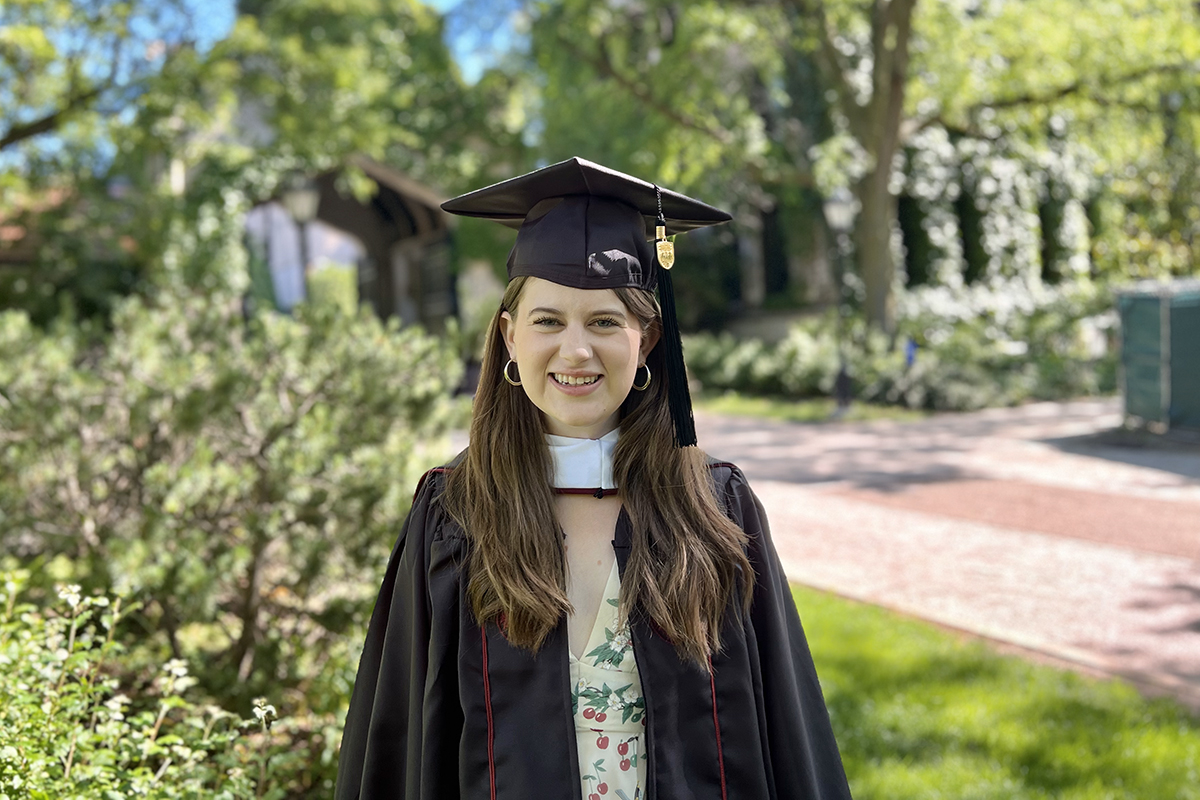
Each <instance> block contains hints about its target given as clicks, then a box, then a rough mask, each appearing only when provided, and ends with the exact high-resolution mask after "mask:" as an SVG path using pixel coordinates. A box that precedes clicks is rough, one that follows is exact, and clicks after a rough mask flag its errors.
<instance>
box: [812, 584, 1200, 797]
mask: <svg viewBox="0 0 1200 800" xmlns="http://www.w3.org/2000/svg"><path fill="white" fill-rule="evenodd" d="M794 594H795V597H796V605H797V607H798V608H799V609H800V615H801V617H802V618H803V619H804V622H805V628H806V632H807V634H808V639H809V644H810V646H811V647H812V651H813V657H814V660H815V661H816V664H817V671H818V672H819V674H820V676H821V685H822V687H823V688H824V691H825V699H826V702H827V703H828V705H829V711H830V716H831V717H832V719H833V726H834V730H835V732H836V734H837V739H838V746H839V747H840V748H841V751H842V758H843V759H844V761H845V764H846V772H847V774H848V775H849V777H850V785H851V789H852V790H853V794H854V797H855V798H856V800H873V799H874V800H918V798H919V800H943V799H944V800H1043V798H1045V800H1050V798H1054V799H1055V800H1059V799H1060V798H1061V799H1063V800H1122V799H1124V798H1128V799H1129V800H1133V798H1137V799H1138V800H1159V799H1160V798H1161V799H1162V800H1168V799H1170V800H1192V799H1194V798H1200V720H1198V719H1197V718H1195V717H1192V716H1190V715H1189V714H1188V712H1187V711H1186V710H1184V709H1182V708H1181V707H1180V706H1178V705H1177V704H1175V703H1172V702H1169V701H1166V700H1145V699H1143V698H1142V697H1141V696H1140V695H1139V694H1138V693H1137V692H1136V691H1134V690H1133V689H1132V688H1130V687H1129V686H1127V685H1125V684H1123V683H1119V682H1117V681H1097V680H1094V679H1090V678H1085V677H1082V676H1079V675H1076V674H1074V673H1071V672H1066V671H1063V670H1058V669H1055V668H1053V667H1048V666H1041V665H1035V664H1032V663H1029V662H1026V661H1024V660H1022V659H1020V658H1017V657H1013V656H1000V655H997V654H995V653H994V652H992V651H991V650H989V649H988V647H987V646H986V645H984V644H982V643H979V642H970V641H963V640H962V639H960V638H959V637H957V636H955V635H953V634H950V633H947V632H945V631H942V630H940V629H938V628H936V627H934V626H932V625H929V624H926V623H922V622H919V621H916V620H911V619H908V618H906V617H902V616H899V615H897V614H893V613H891V612H888V611H884V610H882V609H878V608H875V607H872V606H868V605H863V604H859V603H854V602H851V601H848V600H844V599H842V598H839V597H835V596H832V595H828V594H824V593H821V592H817V591H814V590H811V589H806V588H803V587H796V588H795V589H794Z"/></svg>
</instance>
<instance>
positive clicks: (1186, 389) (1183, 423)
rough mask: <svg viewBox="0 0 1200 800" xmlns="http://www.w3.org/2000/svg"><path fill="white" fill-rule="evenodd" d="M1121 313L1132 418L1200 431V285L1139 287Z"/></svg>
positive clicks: (1126, 296) (1124, 298) (1127, 292)
mask: <svg viewBox="0 0 1200 800" xmlns="http://www.w3.org/2000/svg"><path fill="white" fill-rule="evenodd" d="M1117 310H1118V311H1119V313H1120V315H1121V371H1122V385H1123V389H1124V393H1125V415H1126V417H1127V418H1130V419H1131V420H1132V421H1135V422H1139V421H1140V422H1141V423H1143V424H1150V425H1153V426H1155V427H1163V428H1193V429H1196V430H1200V281H1197V280H1185V281H1176V282H1174V283H1154V282H1145V283H1139V284H1136V285H1134V286H1132V287H1130V288H1128V289H1124V290H1122V291H1120V292H1118V293H1117Z"/></svg>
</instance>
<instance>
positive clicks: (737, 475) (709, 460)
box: [704, 453, 750, 498]
mask: <svg viewBox="0 0 1200 800" xmlns="http://www.w3.org/2000/svg"><path fill="white" fill-rule="evenodd" d="M704 458H705V466H706V467H708V474H709V477H710V478H711V480H712V483H713V488H714V489H716V492H717V496H718V497H721V498H724V497H726V496H727V495H729V494H731V493H737V492H741V491H742V490H747V491H748V490H749V488H750V487H749V484H748V483H747V482H746V475H745V473H743V472H742V470H741V467H739V466H738V465H737V464H734V463H733V462H732V461H724V460H722V459H719V458H713V457H712V456H710V455H708V454H707V453H705V455H704Z"/></svg>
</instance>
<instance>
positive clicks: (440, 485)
mask: <svg viewBox="0 0 1200 800" xmlns="http://www.w3.org/2000/svg"><path fill="white" fill-rule="evenodd" d="M466 457H467V451H466V450H465V449H464V450H463V451H462V452H460V453H459V454H458V455H456V456H455V457H454V458H452V459H450V460H449V461H447V462H446V463H445V464H442V465H441V466H440V467H434V468H433V469H430V470H426V471H425V474H424V475H422V476H421V479H420V480H418V481H417V488H416V490H415V491H414V492H413V506H416V505H417V504H418V503H419V502H421V501H422V500H424V501H426V502H432V501H436V500H438V499H440V498H441V496H442V494H443V492H445V489H446V477H447V476H448V475H449V474H450V473H451V472H453V471H454V468H455V467H457V466H458V465H459V464H461V463H462V462H463V460H464V459H466Z"/></svg>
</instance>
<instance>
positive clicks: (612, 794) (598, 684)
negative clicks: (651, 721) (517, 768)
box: [568, 561, 646, 800]
mask: <svg viewBox="0 0 1200 800" xmlns="http://www.w3.org/2000/svg"><path fill="white" fill-rule="evenodd" d="M620 590H621V578H620V573H619V572H618V571H617V564H616V562H615V561H614V562H613V566H612V572H611V573H610V574H609V576H608V584H607V585H606V586H605V587H604V600H603V602H601V603H600V611H599V612H598V613H597V614H596V622H595V623H594V624H593V625H592V635H591V637H590V638H589V639H588V643H587V647H586V648H585V650H584V656H583V658H582V659H577V658H575V654H574V653H571V652H570V650H569V649H568V653H569V657H570V660H571V682H572V686H573V687H574V688H573V689H572V692H571V700H572V710H573V711H574V714H575V742H576V746H577V747H578V749H579V776H580V781H581V787H580V788H581V797H582V798H583V800H642V798H643V797H644V795H645V792H646V790H645V786H646V746H645V743H646V701H645V699H644V698H643V697H642V682H641V681H640V680H638V671H637V663H636V662H635V661H634V657H633V640H632V638H631V637H630V635H629V626H628V625H618V615H617V598H618V596H619V595H620Z"/></svg>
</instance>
